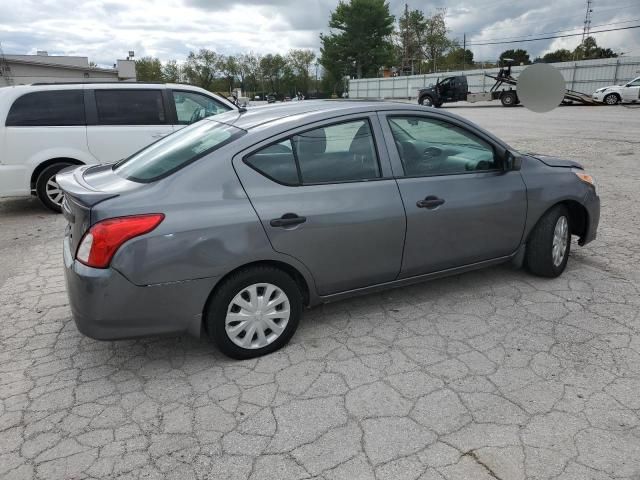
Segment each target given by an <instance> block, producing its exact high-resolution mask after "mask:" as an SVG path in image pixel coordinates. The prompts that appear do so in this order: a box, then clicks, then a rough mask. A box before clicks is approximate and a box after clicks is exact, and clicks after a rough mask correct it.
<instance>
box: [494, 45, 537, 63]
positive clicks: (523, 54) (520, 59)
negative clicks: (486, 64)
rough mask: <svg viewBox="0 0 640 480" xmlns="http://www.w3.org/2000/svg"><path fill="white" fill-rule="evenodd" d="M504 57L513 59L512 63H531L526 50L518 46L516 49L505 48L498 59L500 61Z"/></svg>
mask: <svg viewBox="0 0 640 480" xmlns="http://www.w3.org/2000/svg"><path fill="white" fill-rule="evenodd" d="M505 58H510V59H512V60H514V65H529V64H530V63H531V59H530V58H529V54H528V53H527V51H526V50H523V49H521V48H518V49H517V50H513V49H510V50H505V51H504V52H502V53H501V54H500V57H499V61H502V60H504V59H505Z"/></svg>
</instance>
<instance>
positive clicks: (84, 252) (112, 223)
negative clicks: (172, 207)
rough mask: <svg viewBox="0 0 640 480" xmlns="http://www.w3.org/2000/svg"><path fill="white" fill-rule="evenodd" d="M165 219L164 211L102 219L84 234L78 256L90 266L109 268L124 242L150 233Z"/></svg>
mask: <svg viewBox="0 0 640 480" xmlns="http://www.w3.org/2000/svg"><path fill="white" fill-rule="evenodd" d="M163 219H164V215H163V214H162V213H152V214H148V215H132V216H130V217H116V218H109V219H107V220H102V221H101V222H98V223H96V224H95V225H93V226H92V227H91V228H90V229H89V231H88V232H87V233H85V234H84V237H82V240H81V241H80V246H79V247H78V251H77V253H76V258H77V259H78V260H79V261H80V262H82V263H84V264H85V265H87V266H89V267H94V268H107V267H108V266H109V264H110V263H111V259H112V258H113V256H114V255H115V253H116V251H117V250H118V248H120V246H121V245H122V244H123V243H124V242H126V241H127V240H131V239H132V238H134V237H137V236H140V235H144V234H145V233H149V232H150V231H151V230H153V229H154V228H156V227H157V226H158V225H159V224H160V222H162V220H163Z"/></svg>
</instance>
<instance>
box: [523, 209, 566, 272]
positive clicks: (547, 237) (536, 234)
mask: <svg viewBox="0 0 640 480" xmlns="http://www.w3.org/2000/svg"><path fill="white" fill-rule="evenodd" d="M570 251H571V224H570V218H569V212H568V211H567V209H566V207H564V206H563V205H557V206H555V207H554V208H552V209H551V210H549V211H548V212H547V213H545V214H544V216H543V217H542V218H541V219H540V221H539V222H538V224H537V225H536V226H535V228H534V229H533V232H531V236H530V237H529V241H528V242H527V249H526V257H525V263H526V266H527V269H528V270H529V271H530V272H531V273H533V274H534V275H538V276H541V277H550V278H554V277H557V276H559V275H560V274H561V273H562V272H564V269H565V268H566V266H567V261H568V260H569V252H570Z"/></svg>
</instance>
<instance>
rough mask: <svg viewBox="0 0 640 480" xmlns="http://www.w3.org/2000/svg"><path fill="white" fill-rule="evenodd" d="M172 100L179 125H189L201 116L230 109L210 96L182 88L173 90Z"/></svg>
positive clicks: (201, 117) (204, 116) (200, 118)
mask: <svg viewBox="0 0 640 480" xmlns="http://www.w3.org/2000/svg"><path fill="white" fill-rule="evenodd" d="M173 101H174V102H175V105H176V114H177V115H178V124H180V125H190V124H192V123H195V122H197V121H198V120H202V119H203V118H206V117H210V116H212V115H217V114H219V113H224V112H228V111H229V110H231V108H229V107H227V106H226V105H222V104H221V103H220V102H217V101H216V100H214V99H213V98H211V97H207V96H206V95H202V94H201V93H196V92H187V91H184V90H174V91H173Z"/></svg>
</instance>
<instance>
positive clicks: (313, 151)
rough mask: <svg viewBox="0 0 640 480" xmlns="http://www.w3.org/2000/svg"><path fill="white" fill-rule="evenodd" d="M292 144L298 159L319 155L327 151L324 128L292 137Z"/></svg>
mask: <svg viewBox="0 0 640 480" xmlns="http://www.w3.org/2000/svg"><path fill="white" fill-rule="evenodd" d="M293 143H294V145H295V148H296V153H297V154H298V156H299V157H300V156H314V155H319V154H322V153H324V152H325V151H326V149H327V137H326V134H325V133H324V128H318V129H316V130H311V131H309V132H304V133H301V134H300V135H296V136H295V137H293Z"/></svg>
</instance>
